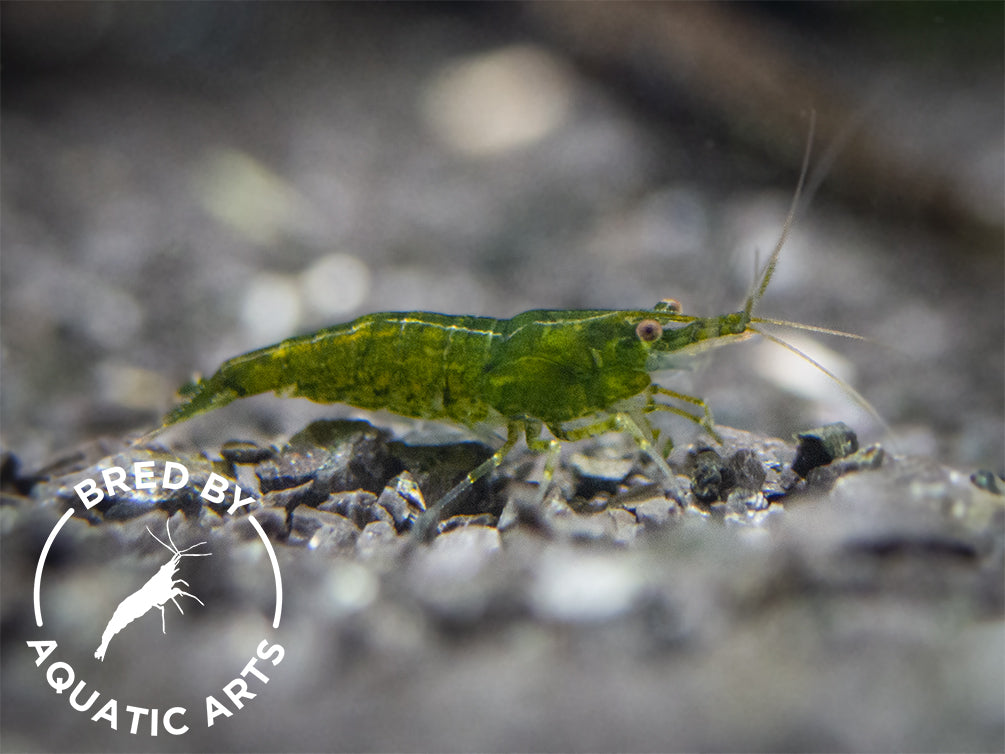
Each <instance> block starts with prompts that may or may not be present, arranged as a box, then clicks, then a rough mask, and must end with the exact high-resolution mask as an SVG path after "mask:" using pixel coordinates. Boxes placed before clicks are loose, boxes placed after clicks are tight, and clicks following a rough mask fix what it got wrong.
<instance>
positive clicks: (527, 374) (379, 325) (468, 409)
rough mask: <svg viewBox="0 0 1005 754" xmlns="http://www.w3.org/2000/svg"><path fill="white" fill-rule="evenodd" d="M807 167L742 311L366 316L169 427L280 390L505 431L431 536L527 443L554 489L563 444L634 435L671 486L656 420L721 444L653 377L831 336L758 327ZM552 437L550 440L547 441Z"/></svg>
mask: <svg viewBox="0 0 1005 754" xmlns="http://www.w3.org/2000/svg"><path fill="white" fill-rule="evenodd" d="M808 149H809V144H807V154H808ZM806 164H807V163H806V161H804V164H803V171H802V175H801V176H800V181H799V188H797V190H796V193H795V197H794V198H793V203H792V208H791V209H790V211H789V215H788V217H787V219H786V221H785V224H784V226H783V229H782V233H781V237H780V238H779V240H778V243H777V245H776V247H775V249H774V251H773V253H772V254H771V256H770V258H769V259H768V262H767V264H766V265H765V266H764V268H763V269H762V270H761V272H760V274H759V276H758V280H757V281H756V282H755V285H754V288H753V290H752V292H751V293H750V295H749V296H748V298H747V300H746V302H745V305H744V307H743V309H742V310H740V311H737V312H733V313H731V314H724V315H721V316H716V317H696V316H691V315H687V314H682V313H681V312H680V308H679V305H678V304H676V302H672V301H663V302H660V303H658V304H656V305H655V306H654V307H653V308H652V309H645V310H627V311H626V310H571V311H570V310H557V311H552V310H535V311H528V312H524V313H522V314H518V315H516V316H515V317H512V318H511V319H491V318H487V317H473V316H449V315H444V314H435V313H430V312H392V313H379V314H369V315H366V316H363V317H360V318H358V319H356V320H354V321H352V322H349V323H346V324H341V325H336V326H334V327H329V328H326V329H323V330H320V331H318V332H316V333H314V334H311V335H304V336H300V337H295V338H290V339H288V340H284V341H282V342H281V343H278V344H276V345H273V346H269V347H267V348H263V349H260V350H257V351H253V352H251V353H247V354H244V355H242V356H238V357H236V358H233V359H231V360H229V361H227V362H225V363H224V364H223V365H222V366H221V367H220V368H219V370H218V371H217V372H216V373H215V374H213V375H212V376H211V377H209V378H208V379H203V380H200V381H198V382H196V383H192V384H190V385H188V386H186V387H185V388H183V390H182V393H183V395H185V396H186V397H187V401H186V402H185V403H183V404H181V405H179V406H178V407H176V408H175V409H174V410H173V411H171V412H170V413H169V414H168V415H167V416H166V417H165V419H164V422H163V423H164V426H169V425H172V424H175V423H177V422H181V421H185V420H187V419H189V418H191V417H193V416H196V415H198V414H201V413H203V412H206V411H210V410H212V409H215V408H219V407H221V406H224V405H226V404H228V403H230V402H231V401H233V400H236V399H238V398H243V397H245V396H250V395H255V394H258V393H265V392H269V391H274V392H276V393H279V394H281V395H285V396H296V397H303V398H308V399H310V400H312V401H317V402H320V403H346V404H350V405H352V406H355V407H358V408H363V409H383V410H387V411H391V412H393V413H396V414H400V415H402V416H406V417H414V418H419V419H433V420H445V421H449V422H452V423H455V424H458V425H462V426H464V427H468V428H472V429H474V428H478V427H483V426H485V425H486V424H488V425H490V426H495V427H500V428H501V427H506V429H507V438H506V440H505V442H504V443H503V444H502V446H501V447H500V448H499V449H498V451H497V452H496V453H495V454H494V455H493V456H492V457H491V458H489V459H488V460H487V461H485V462H484V463H483V464H481V465H480V466H478V467H477V468H475V469H474V470H473V471H471V472H470V473H469V474H468V475H467V476H466V478H465V479H463V480H462V481H461V482H460V483H459V484H458V485H456V486H455V487H454V488H453V489H452V490H451V491H450V492H448V493H447V495H446V497H445V498H444V499H442V500H441V501H439V503H437V505H435V506H433V507H432V508H431V509H429V510H427V511H426V514H424V516H423V518H422V519H420V521H419V522H418V525H419V528H420V530H421V528H422V526H429V525H431V524H435V521H436V517H437V516H438V515H440V514H442V513H444V512H445V509H446V507H447V505H448V504H449V503H450V502H451V501H452V500H454V499H455V498H456V497H457V496H458V495H459V494H460V493H461V492H463V491H464V490H465V489H466V488H467V487H469V486H470V485H471V484H473V483H474V482H475V481H477V480H478V479H479V478H481V477H482V476H484V475H485V474H487V473H488V472H490V471H491V470H493V469H494V468H496V467H497V466H499V464H500V463H501V462H502V459H503V458H504V457H505V456H506V454H507V453H508V452H509V451H510V450H511V449H512V448H513V446H514V445H515V444H516V443H517V441H518V439H519V437H520V436H521V435H523V436H525V437H526V441H527V444H528V446H529V447H530V448H531V449H533V450H536V451H544V450H550V451H551V456H550V458H549V463H548V464H547V465H546V467H545V468H546V472H545V473H546V481H547V477H549V476H550V468H551V464H553V463H554V458H555V454H556V453H557V449H558V445H559V442H560V441H572V440H580V439H583V438H586V437H590V436H593V435H597V434H600V433H603V432H608V431H622V432H628V433H629V434H630V435H631V436H632V437H633V438H634V439H635V441H636V442H637V443H638V445H639V447H640V449H641V450H642V451H643V452H645V453H646V454H647V455H649V456H650V457H651V458H652V460H653V461H654V462H655V463H656V464H657V465H658V466H659V468H660V469H661V470H662V472H663V473H664V474H666V475H667V477H668V478H670V477H671V476H672V472H671V470H670V467H669V465H668V464H667V462H666V460H665V457H664V454H663V453H661V452H659V450H658V449H657V448H656V447H655V443H654V433H653V430H652V427H651V426H650V424H649V421H648V419H647V415H648V414H650V413H652V412H654V411H668V412H671V413H674V414H677V415H680V416H683V417H686V418H687V419H690V420H691V421H694V422H695V423H697V424H699V425H701V426H702V427H704V428H705V429H706V430H707V431H708V432H709V433H710V434H711V435H712V436H713V437H717V436H716V433H715V429H714V424H713V421H712V414H711V411H710V410H709V407H708V406H707V405H706V404H705V402H704V401H703V400H702V399H701V398H699V397H695V396H691V395H685V394H683V393H679V392H676V391H673V390H669V389H666V388H664V387H661V386H659V385H657V384H655V383H654V382H653V381H652V378H651V377H650V373H651V372H655V371H658V370H665V369H674V368H682V367H685V366H687V365H688V364H689V362H690V361H691V359H692V357H693V356H694V355H695V354H697V353H699V352H703V351H706V350H708V349H711V348H714V347H717V346H722V345H727V344H731V343H735V342H738V341H740V340H744V339H746V338H749V337H750V336H752V335H753V334H755V333H760V334H766V333H763V332H762V330H761V329H759V328H758V327H757V323H767V324H778V325H792V326H796V327H804V328H806V329H811V330H816V331H820V332H834V331H830V330H825V329H823V328H816V327H812V326H805V325H798V324H795V323H788V322H782V321H778V320H768V319H762V318H758V317H755V316H753V311H754V307H755V305H756V304H757V302H758V300H759V299H760V298H761V296H762V295H763V294H764V291H765V289H766V288H767V286H768V283H769V282H770V280H771V276H772V274H773V273H774V270H775V265H776V262H777V260H778V256H779V253H780V251H781V249H782V245H783V244H784V241H785V238H786V236H787V234H788V232H789V229H790V227H791V224H792V221H793V217H794V213H795V208H796V206H797V202H798V199H799V195H800V191H801V187H802V184H803V181H804V179H805V174H806ZM835 334H843V333H835ZM766 335H767V334H766ZM767 336H768V337H770V338H772V339H775V338H774V337H773V336H771V335H767ZM782 344H783V345H787V344H785V343H782ZM814 363H815V362H814ZM818 366H819V365H818ZM821 369H822V367H821ZM824 371H826V370H824ZM828 374H829V373H828ZM543 428H547V429H548V431H549V432H550V433H551V435H552V438H553V439H544V438H543V437H542V430H543ZM541 494H542V496H543V490H542V491H541Z"/></svg>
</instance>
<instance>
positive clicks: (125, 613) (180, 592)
mask: <svg viewBox="0 0 1005 754" xmlns="http://www.w3.org/2000/svg"><path fill="white" fill-rule="evenodd" d="M166 529H167V536H168V542H170V543H171V544H170V545H169V544H166V543H165V542H164V540H162V539H161V538H160V537H158V536H157V535H156V534H154V533H153V532H152V531H150V527H149V526H148V527H147V532H148V533H149V534H150V536H151V537H153V538H154V539H156V540H157V541H158V542H160V543H161V544H162V545H164V547H165V548H167V549H168V550H170V551H171V559H170V560H169V561H168V562H167V563H165V564H164V565H162V566H161V567H160V569H159V570H158V571H157V573H155V574H154V575H153V576H151V577H150V579H149V580H148V581H147V583H145V584H144V585H143V586H141V587H140V588H139V589H137V590H136V591H135V592H133V593H132V594H130V595H129V596H127V597H126V598H125V599H124V600H122V602H120V603H119V606H118V607H116V608H115V612H114V613H112V618H111V620H109V621H108V625H107V626H105V630H104V632H103V633H102V634H101V644H100V645H99V646H98V648H97V650H96V651H95V652H94V656H95V657H96V658H97V659H99V660H101V661H102V662H104V661H105V652H106V651H107V650H108V643H109V642H110V641H111V640H112V637H114V636H115V635H116V634H118V633H119V631H121V630H122V629H124V628H125V627H126V626H128V625H129V624H130V623H132V622H133V621H134V620H136V619H137V618H141V617H143V616H144V615H146V614H147V613H149V612H150V611H151V610H153V609H154V608H155V607H156V608H157V609H158V610H160V611H161V632H162V633H165V634H166V633H167V626H166V625H165V622H164V605H165V604H167V601H168V600H171V601H172V602H173V603H174V605H175V607H177V608H178V612H180V613H182V614H183V615H184V614H185V611H184V610H182V609H181V605H179V604H178V599H177V598H178V597H181V596H185V597H191V598H192V599H194V600H195V601H196V602H198V603H199V604H200V605H203V606H205V604H206V603H204V602H203V601H202V600H201V599H199V598H198V597H196V596H195V595H194V594H192V593H191V592H186V591H185V590H184V589H182V588H181V587H180V586H179V584H184V585H185V586H189V583H188V582H187V581H185V580H184V579H176V578H175V574H177V573H178V563H179V562H180V561H181V559H182V558H204V557H208V556H209V555H212V554H213V553H211V552H189V550H194V549H195V548H196V547H199V546H200V545H204V544H206V543H205V542H198V543H196V544H194V545H192V546H191V547H186V548H185V549H184V550H179V549H178V546H177V545H176V544H175V543H174V540H173V539H172V538H171V527H170V525H166Z"/></svg>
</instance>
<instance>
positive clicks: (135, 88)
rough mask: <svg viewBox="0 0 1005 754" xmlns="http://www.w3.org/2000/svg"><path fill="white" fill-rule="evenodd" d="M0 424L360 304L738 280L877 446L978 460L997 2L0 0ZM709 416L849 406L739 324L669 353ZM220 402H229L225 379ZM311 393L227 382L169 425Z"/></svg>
mask: <svg viewBox="0 0 1005 754" xmlns="http://www.w3.org/2000/svg"><path fill="white" fill-rule="evenodd" d="M2 14H3V16H2V26H3V29H2V34H3V37H2V45H3V53H2V55H3V61H2V63H3V72H2V83H3V95H4V96H3V102H2V116H3V134H2V160H3V171H2V230H0V232H2V236H0V242H2V283H0V307H2V308H0V313H2V359H3V362H2V384H3V392H2V403H0V408H2V424H3V426H2V442H3V447H4V448H5V449H7V450H10V451H13V452H14V453H15V454H17V455H18V456H19V457H20V458H21V459H22V461H23V462H24V464H25V465H26V466H28V467H29V468H31V467H38V466H40V465H42V464H44V463H45V462H47V461H48V460H50V459H51V458H52V457H53V455H54V454H58V453H60V452H63V451H66V450H67V449H70V448H72V447H74V446H75V445H77V444H79V443H81V442H82V441H85V440H88V439H90V438H93V437H96V436H99V435H112V436H122V435H123V434H124V433H127V432H132V431H138V430H145V429H148V428H150V427H152V426H154V425H155V424H156V422H157V420H158V417H159V416H160V415H161V414H162V413H163V411H164V410H165V409H167V408H168V407H169V406H170V405H171V402H172V396H173V393H174V390H175V389H176V388H177V387H178V386H179V385H180V384H181V383H183V382H185V381H186V380H188V379H189V378H190V377H191V376H192V374H193V373H194V372H203V373H207V372H211V371H213V370H214V369H215V368H216V367H217V366H218V365H219V363H220V362H221V361H222V360H224V359H226V358H228V357H230V356H233V355H236V354H238V353H241V352H243V351H246V350H250V349H252V348H257V347H260V346H263V345H267V344H269V343H272V342H275V341H277V340H279V339H281V338H284V337H287V336H289V335H293V334H298V333H302V332H306V331H310V330H312V329H315V328H318V327H321V326H325V325H328V324H333V323H335V322H340V321H345V320H348V319H351V318H353V317H355V316H357V315H359V314H362V313H367V312H371V311H381V310H402V309H425V310H435V311H443V312H448V313H466V314H484V315H492V316H499V317H505V316H509V315H512V314H515V313H517V312H519V311H522V310H525V309H528V308H538V307H541V308H570V307H602V308H634V307H647V306H651V305H652V304H653V303H654V302H655V301H657V300H659V299H661V298H664V297H668V296H672V297H676V298H679V299H680V300H681V301H682V303H683V305H684V310H685V311H686V312H689V313H695V314H704V315H708V314H719V313H725V312H727V311H732V310H735V309H737V308H739V307H740V305H741V302H742V301H743V299H744V298H745V296H746V295H747V292H748V289H749V286H750V283H751V280H752V278H753V274H754V265H755V260H756V259H760V260H762V261H763V260H764V259H765V257H766V256H767V255H768V254H769V253H770V251H771V249H772V247H773V246H774V243H775V240H776V238H777V236H778V233H779V231H780V228H781V224H782V221H783V219H784V216H785V213H786V209H787V206H788V203H789V201H790V199H791V196H792V193H793V191H794V189H795V185H796V180H797V176H798V171H799V166H800V161H801V156H802V151H803V147H804V144H805V141H806V138H807V134H808V130H809V118H808V113H809V112H810V110H811V109H814V110H815V111H816V114H817V116H816V117H817V136H816V141H815V143H814V157H813V161H812V166H813V168H815V169H816V173H815V175H814V181H813V184H814V185H813V187H812V188H813V191H811V193H812V197H810V198H811V201H810V202H809V203H808V206H806V207H804V211H803V213H802V215H801V217H800V219H799V223H798V225H797V228H796V230H795V232H794V233H793V235H792V237H791V238H790V239H789V241H788V244H787V246H786V248H785V250H784V253H783V255H782V262H781V265H780V267H779V270H778V274H777V276H776V278H775V279H774V280H773V281H772V284H771V286H770V288H769V289H768V291H767V295H766V296H765V298H764V300H763V302H762V305H761V306H760V309H759V311H760V313H761V314H763V315H765V316H773V317H778V318H783V319H787V320H794V321H798V322H806V323H811V324H819V325H823V326H826V327H832V328H839V329H845V330H849V331H852V332H855V333H860V334H862V335H865V336H867V337H869V338H871V339H872V340H873V342H869V343H858V342H852V341H844V340H840V339H835V338H817V339H816V340H817V342H818V343H819V346H815V345H814V344H813V343H811V342H809V341H808V340H807V338H806V337H805V334H802V333H790V334H789V336H788V337H789V339H790V340H792V341H793V342H795V343H797V344H798V345H799V346H800V347H804V348H805V349H806V350H808V351H810V352H811V353H813V354H814V355H815V356H818V357H819V359H820V360H821V361H823V362H824V363H826V364H827V365H828V367H829V368H831V369H832V370H833V371H835V372H836V373H837V374H839V375H841V376H842V377H843V378H845V379H847V380H848V382H849V383H851V384H853V385H854V386H855V387H856V388H858V389H859V390H860V391H861V392H862V393H863V394H864V395H865V396H866V397H867V398H868V399H869V400H870V401H871V402H872V403H873V404H874V405H875V406H876V408H877V409H878V411H879V413H880V414H881V415H882V416H883V417H884V418H885V419H886V420H887V421H888V422H889V423H890V424H891V425H892V426H893V427H894V429H895V430H896V434H897V438H898V441H899V443H900V447H901V448H902V449H904V450H906V451H910V452H918V453H925V454H933V455H936V456H938V457H939V458H940V459H941V460H943V461H945V462H948V463H954V464H959V465H961V466H964V467H973V466H987V467H990V468H992V469H995V470H998V471H1000V470H1002V468H1003V463H1005V462H1003V452H1005V451H1003V444H1005V440H1003V403H1005V398H1003V390H1002V385H1003V384H1005V378H1003V368H1005V365H1003V360H1005V357H1003V350H1005V348H1003V343H1005V333H1003V327H1005V325H1003V320H1005V310H1003V300H1005V297H1003V254H1002V207H1003V202H1005V196H1003V177H1002V176H1003V143H1002V134H1003V123H1002V119H1003V115H1002V113H1003V101H1002V78H1003V76H1002V59H1003V45H1002V6H1001V4H1000V3H987V4H981V3H967V4H952V3H947V4H943V3H924V4H798V5H793V4H776V3H752V4H746V3H745V4H740V5H729V4H715V5H712V4H677V3H674V4H669V5H663V4H642V5H631V4H628V5H624V4H617V5H607V4H520V3H517V4H504V5H495V4H488V5H485V4H479V5H475V6H457V5H453V4H447V5H436V4H434V5H426V4H422V5H412V4H408V5H384V4H381V5H370V4H348V5H344V4H339V5H327V4H313V3H312V4H301V5H294V6H289V5H286V4H269V3H256V4H215V3H192V4H188V3H166V4H157V3H152V4H151V3H144V4H135V5H134V4H118V3H68V4H63V3H4V4H3V7H2ZM670 384H671V385H672V386H674V387H677V388H678V389H684V390H687V389H696V390H698V392H700V393H701V395H703V396H704V397H705V398H706V399H707V400H708V401H709V403H710V405H711V406H712V407H713V409H714V411H715V413H716V418H717V419H718V420H719V421H720V422H722V423H724V424H729V425H734V426H740V427H743V428H746V429H752V430H757V431H763V432H766V433H770V434H778V435H781V436H788V435H789V434H791V433H792V432H794V431H798V430H800V429H804V428H806V427H808V426H814V425H817V424H820V423H822V422H824V421H829V420H834V419H843V420H845V421H848V422H849V423H850V424H852V425H853V426H855V427H856V428H857V429H858V430H859V432H860V433H862V434H863V435H864V438H865V439H866V440H879V439H883V433H882V429H881V427H878V426H876V425H875V423H874V422H873V421H872V419H871V418H870V417H869V416H868V415H867V414H865V413H863V412H861V411H860V410H859V409H858V408H857V407H856V406H855V405H854V404H853V403H851V402H850V401H849V400H848V399H847V397H846V396H845V395H844V394H843V393H842V392H841V391H840V390H839V389H836V388H835V387H834V386H833V385H832V384H830V383H829V381H828V380H827V379H826V378H823V377H822V376H821V375H819V374H818V373H814V370H812V369H811V368H807V367H806V366H805V365H804V364H802V365H801V364H799V363H798V362H793V360H792V359H790V358H789V356H788V355H787V354H786V353H785V352H784V351H782V350H781V349H779V348H778V347H777V346H773V345H771V344H768V343H759V344H751V343H747V344H744V345H742V346H738V347H736V348H732V349H726V350H724V351H723V352H721V353H717V354H715V356H714V358H712V359H711V360H710V361H709V363H708V364H705V365H702V372H701V378H700V389H698V388H697V387H695V381H694V379H693V376H692V377H690V378H689V377H688V376H687V375H684V376H683V377H682V378H681V379H679V380H673V381H670ZM244 403H247V404H248V405H247V406H245V405H243V404H244ZM340 410H343V409H332V408H330V407H316V406H312V405H310V404H307V403H306V402H304V401H288V400H287V401H281V400H279V399H274V398H261V399H254V400H251V401H245V402H241V403H240V404H235V405H232V406H231V407H228V408H227V409H226V410H225V411H224V412H221V413H220V415H219V416H217V417H213V418H208V417H207V418H203V419H201V420H198V421H197V422H193V423H192V426H191V427H188V428H186V429H184V430H179V432H180V433H181V434H182V435H184V436H188V437H190V438H191V439H193V440H195V441H196V442H200V443H209V442H216V441H220V440H226V439H228V438H229V437H231V436H234V435H237V436H242V437H259V438H262V437H264V438H273V437H274V436H275V435H277V434H279V433H288V432H292V431H295V430H297V429H299V428H300V427H301V426H302V425H303V423H304V422H305V421H307V420H308V419H310V418H311V417H317V416H329V415H332V414H333V413H337V412H338V411H340Z"/></svg>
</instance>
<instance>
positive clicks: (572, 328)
mask: <svg viewBox="0 0 1005 754" xmlns="http://www.w3.org/2000/svg"><path fill="white" fill-rule="evenodd" d="M643 320H654V321H655V322H658V323H659V325H660V326H661V327H662V333H661V336H660V337H659V338H657V339H656V340H653V341H652V342H645V341H643V340H641V339H640V337H639V335H638V334H637V332H636V328H637V326H638V324H639V323H640V322H641V321H643ZM748 323H749V316H747V315H745V314H744V313H743V312H737V313H735V314H729V315H723V316H721V317H710V318H698V317H692V316H688V315H683V314H679V313H676V312H672V311H667V310H665V309H658V308H654V309H652V310H625V311H622V310H596V309H590V310H571V311H570V310H532V311H528V312H524V313H522V314H518V315H516V316H515V317H512V318H510V319H493V318H490V317H475V316H453V315H446V314H437V313H433V312H404V313H402V312H390V313H378V314H368V315H365V316H362V317H360V318H358V319H356V320H353V321H352V322H348V323H345V324H342V325H335V326H334V327H329V328H326V329H323V330H320V331H318V332H316V333H313V334H310V335H303V336H298V337H294V338H289V339H287V340H284V341H282V342H280V343H277V344H275V345H273V346H269V347H266V348H262V349H259V350H256V351H252V352H250V353H247V354H244V355H242V356H238V357H235V358H233V359H230V360H229V361H227V362H225V363H224V364H223V365H222V366H221V367H220V369H219V370H218V371H217V372H216V373H215V374H214V375H212V376H211V377H209V378H208V379H206V380H201V381H199V382H198V383H195V384H192V385H189V386H187V387H186V388H184V389H183V391H182V392H183V394H184V395H186V396H187V397H188V402H186V403H183V404H182V405H180V406H178V407H176V408H175V409H174V410H173V411H172V412H171V413H169V414H168V416H167V417H166V418H165V420H164V426H168V425H171V424H175V423H177V422H180V421H184V420H186V419H189V418H191V417H192V416H195V415H197V414H200V413H203V412H205V411H209V410H211V409H214V408H219V407H220V406H224V405H226V404H228V403H230V402H231V401H233V400H235V399H237V398H242V397H245V396H249V395H256V394H258V393H264V392H269V391H274V392H276V393H278V394H280V395H288V396H296V397H303V398H308V399H310V400H312V401H316V402H318V403H346V404H349V405H352V406H355V407H357V408H363V409H383V410H387V411H391V412H393V413H396V414H400V415H402V416H407V417H413V418H420V419H441V420H448V421H453V422H455V423H458V424H461V425H464V426H467V427H474V426H477V425H479V424H482V423H484V422H486V421H488V422H491V423H495V424H502V423H504V422H505V421H506V420H509V419H515V418H527V419H534V420H538V421H541V422H543V423H545V424H547V425H548V426H555V425H558V424H559V423H561V422H566V421H571V420H574V419H579V418H582V417H584V416H589V415H592V414H596V413H598V412H603V411H607V410H609V409H610V408H611V406H613V405H614V404H616V403H617V402H619V401H621V400H624V399H626V398H630V397H631V396H634V395H637V394H639V393H641V392H642V391H644V390H645V389H646V388H647V387H648V386H649V384H650V382H651V380H650V377H649V374H648V373H649V372H650V371H654V370H657V369H666V368H676V367H679V366H681V363H680V362H681V361H682V360H686V358H687V357H689V356H690V354H691V353H692V352H694V351H698V350H703V349H705V348H708V347H712V346H714V345H716V344H717V343H718V342H719V341H722V342H723V343H725V342H727V341H729V340H735V339H736V337H737V336H739V337H746V335H748V334H749V333H748V332H747V325H748Z"/></svg>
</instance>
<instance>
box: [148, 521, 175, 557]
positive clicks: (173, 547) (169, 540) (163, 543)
mask: <svg viewBox="0 0 1005 754" xmlns="http://www.w3.org/2000/svg"><path fill="white" fill-rule="evenodd" d="M166 528H167V533H168V542H171V545H174V540H172V539H171V527H170V526H166ZM147 533H148V534H149V535H150V536H151V537H153V538H154V539H156V540H157V541H158V542H160V543H161V544H162V545H164V547H166V548H167V549H168V550H170V551H171V552H172V553H177V552H178V548H177V547H176V546H169V545H168V544H167V543H166V542H165V541H164V540H163V539H161V538H160V537H158V536H157V535H156V534H154V533H153V532H152V531H150V527H149V526H148V527H147Z"/></svg>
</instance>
